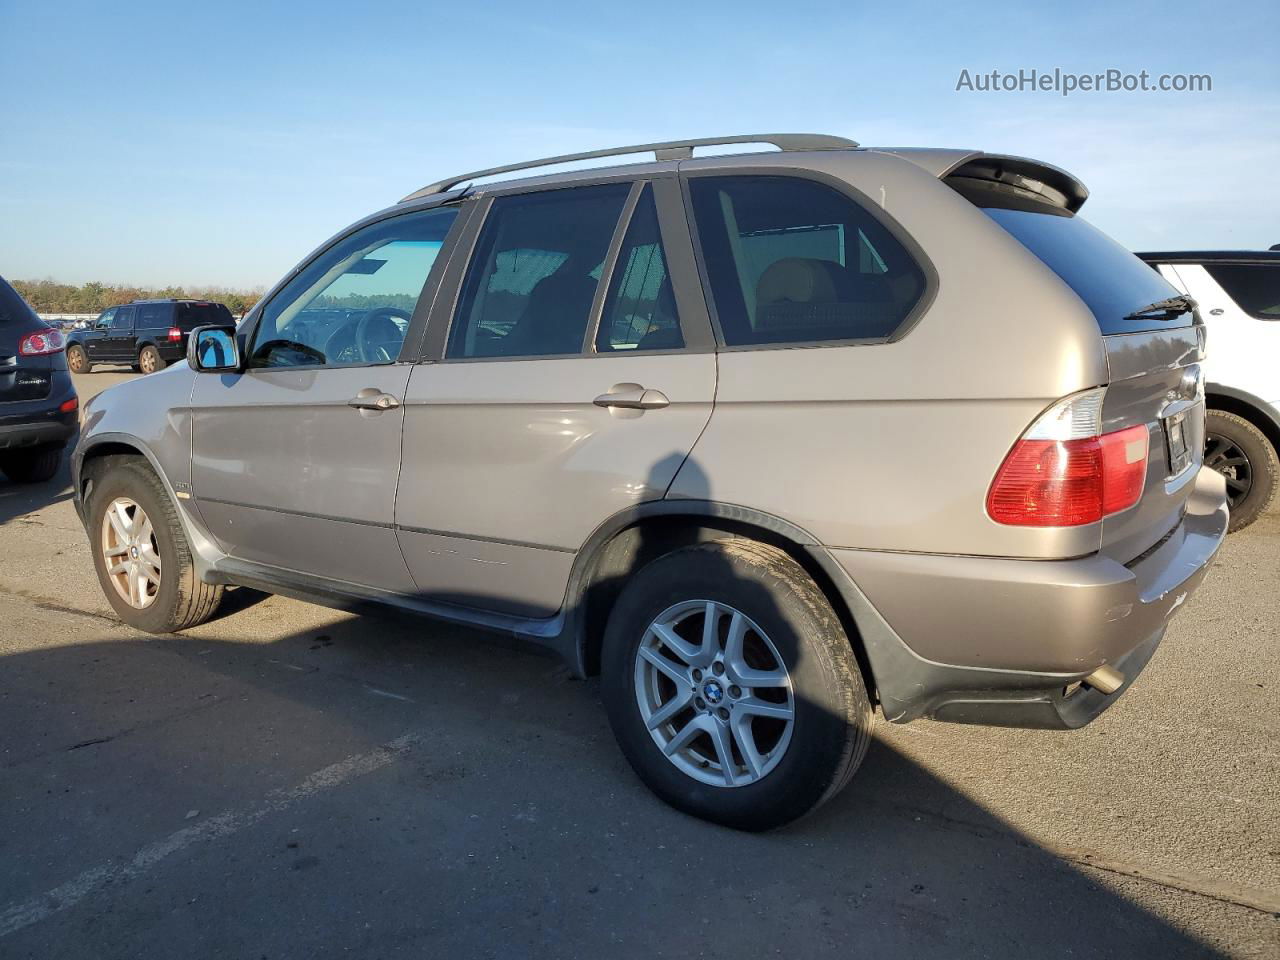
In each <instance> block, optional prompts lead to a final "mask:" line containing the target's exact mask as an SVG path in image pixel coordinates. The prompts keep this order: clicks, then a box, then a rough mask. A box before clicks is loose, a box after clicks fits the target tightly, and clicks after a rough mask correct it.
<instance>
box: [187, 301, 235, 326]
mask: <svg viewBox="0 0 1280 960" xmlns="http://www.w3.org/2000/svg"><path fill="white" fill-rule="evenodd" d="M177 322H178V326H179V327H181V328H182V329H183V330H192V329H194V328H196V327H202V326H205V325H207V324H215V325H221V326H234V325H235V320H233V319H232V317H231V311H230V310H228V309H227V307H226V304H222V303H180V304H178V321H177Z"/></svg>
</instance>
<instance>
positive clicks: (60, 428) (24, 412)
mask: <svg viewBox="0 0 1280 960" xmlns="http://www.w3.org/2000/svg"><path fill="white" fill-rule="evenodd" d="M75 395H76V391H75V387H74V386H73V385H72V383H71V377H70V376H69V375H68V374H67V373H66V372H65V371H62V370H57V371H54V374H53V385H52V389H51V390H50V391H49V396H47V397H45V398H44V399H43V400H30V401H24V402H21V403H14V404H0V452H4V453H7V452H12V451H14V450H22V449H28V448H31V447H45V446H58V447H62V446H66V444H67V441H68V440H70V439H71V437H72V435H73V434H74V433H75V431H76V424H77V422H78V421H79V418H80V414H79V412H78V411H75V410H72V411H71V412H70V413H63V412H62V411H61V410H59V409H58V408H59V407H60V406H61V405H62V404H64V403H66V401H68V400H70V399H71V398H73V397H74V396H75ZM6 407H9V408H11V409H6Z"/></svg>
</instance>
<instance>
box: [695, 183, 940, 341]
mask: <svg viewBox="0 0 1280 960" xmlns="http://www.w3.org/2000/svg"><path fill="white" fill-rule="evenodd" d="M689 189H690V192H691V194H692V198H693V210H694V216H695V219H696V221H697V225H698V237H699V241H700V243H701V247H702V255H703V259H704V261H705V264H706V272H707V278H708V280H709V281H710V285H711V294H712V297H713V298H714V301H715V306H716V315H717V317H718V319H719V321H720V328H721V333H722V335H723V337H724V341H725V343H726V344H728V345H729V346H741V345H750V344H771V343H775V344H785V343H813V342H821V341H829V340H862V341H881V340H887V339H888V338H890V337H892V336H893V334H894V333H895V332H897V331H898V329H899V328H900V327H901V326H902V325H903V323H904V322H905V321H906V320H907V317H908V316H909V315H910V313H911V311H912V309H913V308H914V307H915V306H916V304H917V303H919V302H920V299H921V297H922V296H923V295H924V291H925V275H924V271H923V270H922V269H921V267H920V265H919V264H918V263H917V262H916V261H915V259H914V258H913V257H912V256H911V255H910V254H909V253H908V252H907V250H906V249H905V248H904V247H903V245H902V244H901V243H900V242H899V241H898V240H896V239H895V238H894V237H893V236H892V234H890V233H889V231H888V230H887V229H886V228H885V227H884V225H883V224H881V223H880V221H878V220H877V219H876V218H875V217H873V216H871V214H869V213H868V212H867V211H866V210H864V209H863V208H862V207H861V206H860V205H859V204H858V203H856V202H855V201H854V200H853V199H852V198H850V197H848V196H846V195H844V194H843V193H840V192H839V191H837V190H835V189H833V188H831V187H828V186H825V185H823V184H820V183H816V182H814V181H811V180H803V179H799V178H795V177H767V176H750V177H698V178H695V179H693V180H691V181H690V187H689Z"/></svg>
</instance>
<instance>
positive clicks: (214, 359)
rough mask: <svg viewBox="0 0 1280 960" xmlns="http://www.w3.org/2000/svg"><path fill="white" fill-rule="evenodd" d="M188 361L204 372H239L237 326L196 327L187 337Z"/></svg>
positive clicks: (194, 368)
mask: <svg viewBox="0 0 1280 960" xmlns="http://www.w3.org/2000/svg"><path fill="white" fill-rule="evenodd" d="M187 363H188V365H190V367H191V369H192V370H196V371H199V372H202V373H237V372H239V370H240V348H239V347H238V346H236V331H235V327H196V328H195V329H194V330H192V331H191V333H190V334H189V335H188V337H187Z"/></svg>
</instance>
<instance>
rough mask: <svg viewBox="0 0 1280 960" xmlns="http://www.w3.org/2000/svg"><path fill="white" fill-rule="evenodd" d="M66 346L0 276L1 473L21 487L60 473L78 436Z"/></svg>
mask: <svg viewBox="0 0 1280 960" xmlns="http://www.w3.org/2000/svg"><path fill="white" fill-rule="evenodd" d="M63 343H64V341H63V339H62V334H61V333H59V332H58V331H57V330H55V329H54V328H53V327H51V326H49V325H48V324H47V323H45V322H44V321H43V320H41V319H40V318H39V317H38V316H36V312H35V311H34V310H32V309H31V307H30V306H28V305H27V302H26V301H25V300H23V299H22V297H21V296H20V295H19V294H18V291H16V290H14V289H13V287H11V286H9V284H8V283H6V282H5V280H4V278H3V277H0V471H3V472H4V474H5V476H7V477H8V478H9V479H10V480H12V481H14V482H15V483H35V482H38V481H40V480H48V479H49V478H50V477H52V476H53V475H54V474H55V473H57V471H58V464H59V462H60V461H61V459H62V448H63V447H65V446H66V445H67V441H68V440H69V439H71V435H72V434H73V433H74V432H75V428H76V418H77V417H78V416H79V414H78V412H77V410H78V407H79V405H80V402H79V400H78V399H77V398H76V388H75V387H74V386H73V385H72V383H71V376H70V374H68V373H67V360H66V357H65V356H63V352H62V348H63Z"/></svg>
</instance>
